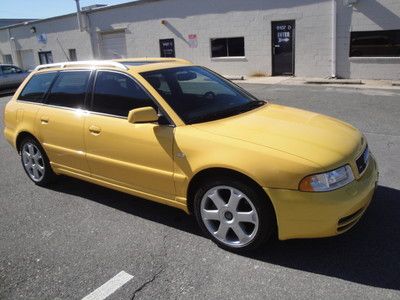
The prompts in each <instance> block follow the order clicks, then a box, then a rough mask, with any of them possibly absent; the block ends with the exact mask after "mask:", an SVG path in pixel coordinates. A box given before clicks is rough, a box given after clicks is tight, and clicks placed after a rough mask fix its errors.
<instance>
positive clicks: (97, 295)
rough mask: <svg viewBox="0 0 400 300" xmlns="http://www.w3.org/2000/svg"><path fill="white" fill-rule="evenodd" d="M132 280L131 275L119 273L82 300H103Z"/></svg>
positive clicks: (123, 272)
mask: <svg viewBox="0 0 400 300" xmlns="http://www.w3.org/2000/svg"><path fill="white" fill-rule="evenodd" d="M132 278H133V276H132V275H130V274H128V273H126V272H125V271H121V272H119V273H118V274H117V275H115V276H114V277H113V278H111V279H110V280H109V281H107V282H106V283H104V284H103V285H102V286H100V287H98V288H97V289H95V290H94V291H93V292H91V293H90V294H89V295H87V296H86V297H84V298H82V300H103V299H106V298H107V297H108V296H110V295H111V294H112V293H114V292H115V291H116V290H118V289H119V288H120V287H122V286H123V285H124V284H125V283H127V282H128V281H129V280H131V279H132Z"/></svg>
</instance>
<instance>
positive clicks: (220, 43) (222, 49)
mask: <svg viewBox="0 0 400 300" xmlns="http://www.w3.org/2000/svg"><path fill="white" fill-rule="evenodd" d="M244 55H245V53H244V38H243V37H235V38H219V39H211V57H238V56H239V57H240V56H244Z"/></svg>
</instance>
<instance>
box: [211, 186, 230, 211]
mask: <svg viewBox="0 0 400 300" xmlns="http://www.w3.org/2000/svg"><path fill="white" fill-rule="evenodd" d="M208 198H210V199H211V201H212V202H213V203H214V205H215V206H216V207H217V208H218V210H220V209H221V208H223V207H224V206H226V204H225V202H224V200H223V199H222V198H221V196H220V195H219V194H218V190H216V191H215V192H214V193H213V194H211V195H209V196H208Z"/></svg>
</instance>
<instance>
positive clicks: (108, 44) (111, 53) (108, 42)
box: [101, 32, 127, 59]
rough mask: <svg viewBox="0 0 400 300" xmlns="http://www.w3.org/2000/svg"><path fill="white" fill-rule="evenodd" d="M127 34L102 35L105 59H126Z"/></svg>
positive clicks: (102, 50) (102, 48)
mask: <svg viewBox="0 0 400 300" xmlns="http://www.w3.org/2000/svg"><path fill="white" fill-rule="evenodd" d="M126 54H127V50H126V38H125V32H113V33H102V34H101V55H102V57H103V58H104V59H112V58H126Z"/></svg>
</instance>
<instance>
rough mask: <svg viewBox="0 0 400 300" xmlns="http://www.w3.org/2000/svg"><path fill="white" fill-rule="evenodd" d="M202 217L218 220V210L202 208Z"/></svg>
mask: <svg viewBox="0 0 400 300" xmlns="http://www.w3.org/2000/svg"><path fill="white" fill-rule="evenodd" d="M203 217H204V219H207V220H218V221H219V220H220V218H219V214H218V210H205V209H204V210H203Z"/></svg>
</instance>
